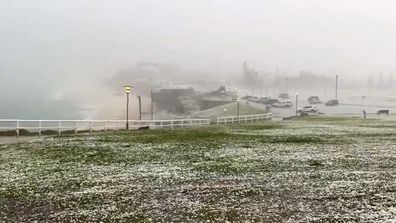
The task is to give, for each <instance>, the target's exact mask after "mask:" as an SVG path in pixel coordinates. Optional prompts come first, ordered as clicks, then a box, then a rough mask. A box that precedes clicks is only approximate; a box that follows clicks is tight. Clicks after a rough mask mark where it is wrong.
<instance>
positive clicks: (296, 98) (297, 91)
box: [296, 91, 298, 117]
mask: <svg viewBox="0 0 396 223" xmlns="http://www.w3.org/2000/svg"><path fill="white" fill-rule="evenodd" d="M297 116H298V91H297V92H296V117H297Z"/></svg>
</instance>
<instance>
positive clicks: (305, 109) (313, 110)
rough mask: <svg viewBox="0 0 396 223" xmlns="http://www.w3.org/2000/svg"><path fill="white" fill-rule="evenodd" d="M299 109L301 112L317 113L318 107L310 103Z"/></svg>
mask: <svg viewBox="0 0 396 223" xmlns="http://www.w3.org/2000/svg"><path fill="white" fill-rule="evenodd" d="M298 111H299V112H301V113H317V112H318V109H317V108H316V106H314V105H308V106H304V107H302V108H300V109H298Z"/></svg>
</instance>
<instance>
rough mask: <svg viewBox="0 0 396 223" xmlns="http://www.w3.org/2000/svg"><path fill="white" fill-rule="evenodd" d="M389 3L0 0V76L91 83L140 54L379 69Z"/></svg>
mask: <svg viewBox="0 0 396 223" xmlns="http://www.w3.org/2000/svg"><path fill="white" fill-rule="evenodd" d="M395 9H396V1H393V0H366V1H362V0H347V1H346V0H320V1H319V0H298V1H297V0H248V1H242V0H139V1H137V0H19V1H17V0H0V75H1V76H0V83H1V87H2V90H3V93H4V94H8V95H12V96H15V95H19V94H21V92H24V91H27V90H26V89H28V90H29V91H30V92H36V93H38V94H40V93H42V92H43V91H53V89H62V91H68V89H70V88H66V87H65V86H66V84H65V83H69V84H70V83H74V87H78V88H81V86H80V85H85V86H86V88H95V86H96V83H97V82H98V80H101V79H102V78H104V77H110V76H112V75H114V74H115V73H116V72H117V70H119V69H122V68H125V67H128V66H131V65H133V64H135V62H136V61H141V60H143V61H153V62H161V63H172V64H179V65H181V66H182V67H183V68H186V69H197V70H217V71H234V72H236V71H240V70H241V64H242V61H244V60H246V61H247V62H248V63H249V65H250V66H252V67H255V68H257V69H259V70H264V69H267V70H275V69H277V68H279V69H280V70H283V71H298V70H300V69H305V70H312V71H314V72H319V73H323V74H331V73H332V69H335V70H337V71H338V72H340V73H341V74H342V75H343V76H344V77H357V76H360V75H365V76H366V75H369V74H374V75H375V74H378V73H379V72H380V71H381V70H382V71H383V72H384V73H386V72H389V71H390V70H393V69H395V67H396V66H395V61H396V60H395V59H396V50H395V48H396V13H394V12H395ZM77 78H79V79H77ZM76 80H84V81H76ZM89 83H90V84H89ZM29 86H33V87H31V88H29ZM4 89H5V90H4ZM16 89H18V90H16ZM23 89H25V90H23ZM62 91H60V92H62ZM54 97H57V95H54Z"/></svg>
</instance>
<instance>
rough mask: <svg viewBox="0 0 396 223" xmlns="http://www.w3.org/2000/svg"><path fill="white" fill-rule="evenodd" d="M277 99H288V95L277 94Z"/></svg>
mask: <svg viewBox="0 0 396 223" xmlns="http://www.w3.org/2000/svg"><path fill="white" fill-rule="evenodd" d="M278 98H280V99H290V95H289V94H288V93H281V94H279V96H278Z"/></svg>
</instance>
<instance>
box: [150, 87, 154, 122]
mask: <svg viewBox="0 0 396 223" xmlns="http://www.w3.org/2000/svg"><path fill="white" fill-rule="evenodd" d="M150 96H151V120H154V106H153V91H152V90H151V91H150Z"/></svg>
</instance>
